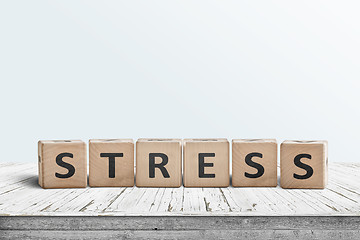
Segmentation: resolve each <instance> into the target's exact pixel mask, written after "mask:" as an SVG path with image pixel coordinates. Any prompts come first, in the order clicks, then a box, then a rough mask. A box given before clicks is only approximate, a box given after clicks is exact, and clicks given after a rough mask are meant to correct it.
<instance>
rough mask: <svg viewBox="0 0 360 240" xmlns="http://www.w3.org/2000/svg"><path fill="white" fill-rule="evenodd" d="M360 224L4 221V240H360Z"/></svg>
mask: <svg viewBox="0 0 360 240" xmlns="http://www.w3.org/2000/svg"><path fill="white" fill-rule="evenodd" d="M359 226H360V218H359V217H354V216H353V217H349V216H332V217H319V216H313V217H301V216H298V217H285V216H282V217H276V216H272V217H266V216H258V217H252V216H212V217H208V216H177V217H174V216H147V217H144V216H143V217H139V216H128V217H126V216H120V217H119V216H116V217H111V216H105V217H92V216H79V217H74V216H69V217H51V216H32V217H31V216H27V217H21V216H16V217H0V238H4V239H8V238H17V239H24V238H26V239H49V238H50V239H54V238H62V239H64V238H67V239H104V238H106V239H109V238H110V239H119V238H120V239H128V238H135V239H194V238H196V239H278V238H285V239H294V238H296V239H327V240H329V239H336V240H338V239H358V236H359V234H360V230H359Z"/></svg>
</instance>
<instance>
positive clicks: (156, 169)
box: [39, 139, 327, 189]
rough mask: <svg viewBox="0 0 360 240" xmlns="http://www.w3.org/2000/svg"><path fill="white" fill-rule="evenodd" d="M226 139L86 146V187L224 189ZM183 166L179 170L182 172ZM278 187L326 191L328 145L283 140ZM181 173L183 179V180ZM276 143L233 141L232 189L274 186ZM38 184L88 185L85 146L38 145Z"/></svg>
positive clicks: (119, 141) (92, 142)
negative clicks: (87, 149)
mask: <svg viewBox="0 0 360 240" xmlns="http://www.w3.org/2000/svg"><path fill="white" fill-rule="evenodd" d="M229 155H230V154H229V141H228V140H227V139H184V140H181V139H139V140H138V141H137V142H136V181H134V142H133V140H132V139H102V140H100V139H94V140H90V141H89V185H90V186H91V187H131V186H134V182H136V186H138V187H180V186H181V184H182V182H183V184H184V186H185V187H228V186H229V185H230V171H229V170H230V161H229ZM182 165H183V170H182ZM280 170H281V172H280V176H281V177H280V185H281V187H282V188H317V189H322V188H325V186H326V183H327V141H284V142H283V143H282V144H281V146H280ZM182 174H183V175H182ZM277 182H278V181H277V142H276V140H274V139H247V140H245V139H234V140H232V186H234V187H275V186H277ZM39 184H40V186H41V187H43V188H83V187H86V186H87V151H86V144H85V143H84V142H83V141H80V140H61V141H60V140H53V141H52V140H47V141H39Z"/></svg>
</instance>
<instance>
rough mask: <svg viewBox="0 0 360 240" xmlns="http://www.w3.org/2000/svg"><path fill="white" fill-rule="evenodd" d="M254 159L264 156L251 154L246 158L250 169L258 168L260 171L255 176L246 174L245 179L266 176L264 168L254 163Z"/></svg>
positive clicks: (255, 153)
mask: <svg viewBox="0 0 360 240" xmlns="http://www.w3.org/2000/svg"><path fill="white" fill-rule="evenodd" d="M253 157H259V158H262V157H263V155H262V154H261V153H257V152H253V153H249V154H248V155H246V157H245V162H246V164H247V165H249V166H250V167H253V168H256V169H257V170H258V171H257V173H255V174H251V173H247V172H245V177H248V178H258V177H261V176H262V175H263V174H264V167H263V166H262V165H261V164H259V163H256V162H253V161H252V160H251V159H252V158H253Z"/></svg>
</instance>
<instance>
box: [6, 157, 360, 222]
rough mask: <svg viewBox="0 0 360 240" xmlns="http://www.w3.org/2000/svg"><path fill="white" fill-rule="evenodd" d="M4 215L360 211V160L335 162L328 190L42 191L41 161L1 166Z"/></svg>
mask: <svg viewBox="0 0 360 240" xmlns="http://www.w3.org/2000/svg"><path fill="white" fill-rule="evenodd" d="M0 173H2V174H0V180H1V181H0V215H54V216H69V215H74V216H87V215H90V216H99V215H115V216H128V215H129V216H136V215H139V216H157V215H161V216H166V215H168V216H172V215H174V216H177V215H194V216H195V215H205V216H207V215H214V216H215V215H223V216H227V215H231V216H232V215H234V216H237V215H243V216H252V215H254V216H256V215H258V216H264V215H268V216H287V215H300V216H301V215H323V216H335V215H356V216H357V215H359V216H360V184H359V180H358V179H359V177H360V164H346V163H330V165H329V184H328V187H327V188H326V189H325V190H306V189H290V190H286V189H281V188H280V187H276V188H233V187H229V188H184V187H180V188H137V187H132V188H89V187H88V188H85V189H46V190H44V189H42V188H40V187H39V186H38V184H37V165H36V164H17V163H14V164H0Z"/></svg>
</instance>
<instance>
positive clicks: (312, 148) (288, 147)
mask: <svg viewBox="0 0 360 240" xmlns="http://www.w3.org/2000/svg"><path fill="white" fill-rule="evenodd" d="M327 144H328V143H327V141H297V140H294V141H292V140H287V141H284V142H283V143H282V144H281V146H280V169H281V174H280V176H281V178H280V185H281V187H282V188H306V189H310V188H316V189H323V188H325V187H326V184H327V181H328V175H327V171H328V166H327V165H328V156H327ZM305 155H307V156H305ZM298 156H302V157H301V159H300V163H297V164H296V160H295V159H296V158H297V157H298ZM306 166H310V169H309V170H311V171H308V170H305V167H306ZM297 176H298V177H297Z"/></svg>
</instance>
